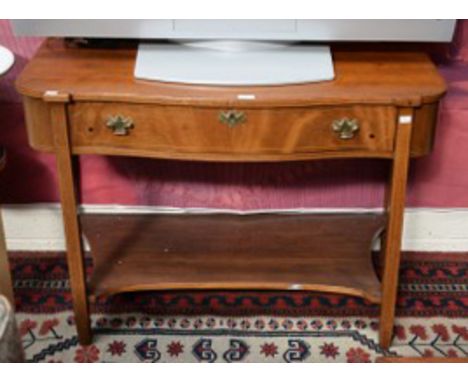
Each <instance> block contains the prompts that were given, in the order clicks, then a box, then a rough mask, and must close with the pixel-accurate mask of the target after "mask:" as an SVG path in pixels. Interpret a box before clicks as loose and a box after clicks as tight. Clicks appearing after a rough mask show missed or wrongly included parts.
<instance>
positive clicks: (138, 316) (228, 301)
mask: <svg viewBox="0 0 468 382" xmlns="http://www.w3.org/2000/svg"><path fill="white" fill-rule="evenodd" d="M11 263H12V268H13V277H14V282H15V293H16V299H17V300H16V305H17V312H18V314H17V319H18V326H19V330H20V333H21V336H22V341H23V344H24V348H25V350H26V358H27V360H28V361H31V362H372V361H374V360H375V359H376V358H377V357H379V356H383V355H387V356H397V355H398V356H431V357H433V356H439V357H457V356H458V357H467V356H468V254H437V253H405V254H404V260H403V263H402V267H401V278H400V280H401V283H400V295H399V299H398V309H397V315H398V318H397V321H396V329H395V338H394V341H393V346H392V347H391V348H390V349H389V350H384V349H382V348H380V346H379V345H378V307H377V306H376V305H372V304H369V303H367V302H365V301H364V300H362V299H359V298H355V297H347V296H338V295H326V294H313V293H305V292H248V291H243V292H223V291H210V292H151V293H137V294H126V295H119V296H114V297H112V298H110V299H99V300H98V301H97V302H96V303H95V304H93V306H92V309H93V316H92V324H93V328H94V333H95V337H94V343H93V345H91V346H88V347H82V346H80V345H79V344H78V341H77V338H76V332H75V327H74V323H73V315H72V311H71V296H70V291H69V286H68V275H67V268H66V263H65V260H64V258H63V255H62V254H57V253H40V254H31V253H13V254H12V255H11Z"/></svg>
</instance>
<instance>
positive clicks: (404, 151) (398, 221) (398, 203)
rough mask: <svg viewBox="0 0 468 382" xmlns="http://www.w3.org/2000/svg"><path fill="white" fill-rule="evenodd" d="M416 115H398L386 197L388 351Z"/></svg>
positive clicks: (384, 331)
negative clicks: (414, 117) (413, 124)
mask: <svg viewBox="0 0 468 382" xmlns="http://www.w3.org/2000/svg"><path fill="white" fill-rule="evenodd" d="M412 119H413V113H412V110H411V109H402V110H401V111H400V114H399V122H398V125H397V132H396V140H395V155H394V157H393V163H392V170H391V176H390V183H389V188H388V190H387V194H386V202H385V204H386V209H387V214H388V222H387V229H386V232H385V236H384V241H383V245H382V249H383V251H384V260H383V272H382V306H381V311H380V345H381V346H382V347H383V348H388V347H389V346H390V344H391V341H392V335H393V322H394V318H395V304H396V298H397V291H398V271H399V266H400V249H401V237H402V231H403V218H404V209H405V194H406V182H407V176H408V165H409V159H410V142H411V130H412Z"/></svg>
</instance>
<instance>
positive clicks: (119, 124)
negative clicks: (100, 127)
mask: <svg viewBox="0 0 468 382" xmlns="http://www.w3.org/2000/svg"><path fill="white" fill-rule="evenodd" d="M106 126H107V127H108V128H109V129H111V130H112V132H113V133H114V135H119V136H123V135H128V134H130V130H131V129H133V127H134V126H133V120H132V119H131V118H130V117H124V116H122V115H114V116H112V115H111V116H109V118H107V122H106Z"/></svg>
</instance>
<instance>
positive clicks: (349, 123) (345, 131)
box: [332, 118, 359, 139]
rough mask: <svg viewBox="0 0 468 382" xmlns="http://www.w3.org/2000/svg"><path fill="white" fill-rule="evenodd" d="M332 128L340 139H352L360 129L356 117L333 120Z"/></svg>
mask: <svg viewBox="0 0 468 382" xmlns="http://www.w3.org/2000/svg"><path fill="white" fill-rule="evenodd" d="M332 128H333V131H334V132H335V133H337V134H338V137H339V138H340V139H352V138H354V136H355V135H356V133H357V132H358V131H359V123H358V121H357V120H356V119H350V118H342V119H337V120H336V121H333V123H332Z"/></svg>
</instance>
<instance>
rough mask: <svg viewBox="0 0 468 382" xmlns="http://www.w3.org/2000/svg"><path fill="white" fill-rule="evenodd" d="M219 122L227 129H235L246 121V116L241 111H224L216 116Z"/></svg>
mask: <svg viewBox="0 0 468 382" xmlns="http://www.w3.org/2000/svg"><path fill="white" fill-rule="evenodd" d="M218 119H219V122H221V123H222V124H224V125H228V126H229V127H235V126H237V125H239V124H241V123H244V122H245V121H247V116H246V115H245V113H244V112H243V111H238V110H226V111H221V112H220V113H219V116H218Z"/></svg>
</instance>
